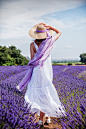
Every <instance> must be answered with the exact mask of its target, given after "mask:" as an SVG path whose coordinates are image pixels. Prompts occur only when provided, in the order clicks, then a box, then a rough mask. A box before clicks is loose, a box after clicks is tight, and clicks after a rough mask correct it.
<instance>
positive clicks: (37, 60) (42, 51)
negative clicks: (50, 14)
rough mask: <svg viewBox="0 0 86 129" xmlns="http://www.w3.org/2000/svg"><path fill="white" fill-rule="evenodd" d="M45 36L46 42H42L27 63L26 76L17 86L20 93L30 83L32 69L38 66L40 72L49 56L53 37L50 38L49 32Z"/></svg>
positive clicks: (53, 40)
mask: <svg viewBox="0 0 86 129" xmlns="http://www.w3.org/2000/svg"><path fill="white" fill-rule="evenodd" d="M47 34H48V37H47V38H46V40H44V41H42V43H41V45H40V46H39V48H38V51H37V52H36V54H35V56H34V57H33V59H32V60H30V62H29V63H28V71H27V73H26V75H25V76H24V78H23V79H22V81H21V82H20V83H19V84H18V86H19V90H20V91H22V90H23V89H24V88H25V87H26V86H27V85H28V83H29V82H30V80H31V77H32V73H33V68H34V67H37V66H38V65H40V67H39V69H40V70H42V67H43V65H44V62H45V60H46V59H47V57H48V56H49V54H50V52H51V50H52V48H53V44H54V42H55V36H51V37H50V36H49V32H47Z"/></svg>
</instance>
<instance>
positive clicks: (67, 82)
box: [53, 66, 86, 129]
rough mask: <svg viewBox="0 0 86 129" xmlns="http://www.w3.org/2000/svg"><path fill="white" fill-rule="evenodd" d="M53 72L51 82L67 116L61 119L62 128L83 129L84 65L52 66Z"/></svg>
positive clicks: (85, 102) (85, 121)
mask: <svg viewBox="0 0 86 129" xmlns="http://www.w3.org/2000/svg"><path fill="white" fill-rule="evenodd" d="M53 74H54V75H53V76H54V80H53V83H54V85H55V88H56V90H57V93H58V95H59V97H60V100H61V101H62V103H63V104H64V106H65V108H66V112H67V118H66V119H61V121H62V124H63V126H64V128H69V127H70V128H71V129H85V128H86V67H85V66H62V67H61V66H53ZM65 123H66V124H65Z"/></svg>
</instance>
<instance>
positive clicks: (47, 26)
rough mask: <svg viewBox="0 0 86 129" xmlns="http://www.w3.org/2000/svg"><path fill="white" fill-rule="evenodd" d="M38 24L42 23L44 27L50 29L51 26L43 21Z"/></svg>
mask: <svg viewBox="0 0 86 129" xmlns="http://www.w3.org/2000/svg"><path fill="white" fill-rule="evenodd" d="M39 24H40V25H41V24H42V25H44V26H45V27H46V29H51V26H49V25H47V24H45V23H39Z"/></svg>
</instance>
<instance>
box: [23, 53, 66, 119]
mask: <svg viewBox="0 0 86 129" xmlns="http://www.w3.org/2000/svg"><path fill="white" fill-rule="evenodd" d="M39 68H40V65H38V66H36V67H34V69H33V73H32V77H31V80H30V82H29V83H28V86H27V90H26V93H25V96H24V105H25V106H26V103H27V104H28V108H29V107H30V112H32V113H35V112H36V113H37V114H38V116H40V111H42V112H44V113H45V116H50V117H57V118H60V117H63V115H65V116H66V114H65V113H66V112H65V108H64V106H63V104H62V103H61V101H60V99H59V96H58V94H57V91H56V89H55V87H54V85H53V83H52V81H53V69H52V62H51V54H50V55H49V56H48V57H47V59H46V60H45V62H44V65H43V68H42V70H40V69H39Z"/></svg>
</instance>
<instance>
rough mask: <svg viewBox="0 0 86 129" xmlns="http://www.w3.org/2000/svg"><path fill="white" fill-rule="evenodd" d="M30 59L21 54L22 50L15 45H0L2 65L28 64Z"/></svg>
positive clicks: (0, 63) (0, 62)
mask: <svg viewBox="0 0 86 129" xmlns="http://www.w3.org/2000/svg"><path fill="white" fill-rule="evenodd" d="M28 63H29V59H27V58H26V57H24V56H23V55H21V50H20V49H17V48H16V47H15V46H9V48H7V47H6V46H3V47H2V46H0V65H1V66H2V65H5V66H6V65H15V64H17V65H27V64H28Z"/></svg>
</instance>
